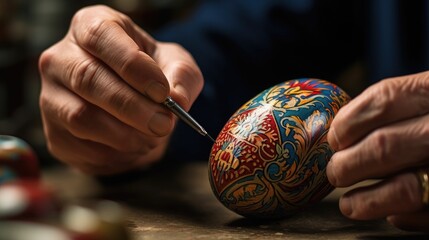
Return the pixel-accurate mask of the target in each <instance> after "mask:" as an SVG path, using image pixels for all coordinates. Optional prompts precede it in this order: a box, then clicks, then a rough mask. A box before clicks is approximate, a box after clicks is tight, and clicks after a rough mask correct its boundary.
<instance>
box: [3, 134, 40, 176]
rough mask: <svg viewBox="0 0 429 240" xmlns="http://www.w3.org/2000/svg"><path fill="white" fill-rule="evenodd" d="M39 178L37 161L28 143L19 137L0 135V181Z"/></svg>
mask: <svg viewBox="0 0 429 240" xmlns="http://www.w3.org/2000/svg"><path fill="white" fill-rule="evenodd" d="M39 178H40V169H39V161H38V158H37V156H36V154H35V152H34V151H33V149H32V148H31V147H30V145H28V144H27V142H25V141H24V140H22V139H20V138H17V137H14V136H8V135H0V183H3V182H7V181H10V180H14V179H32V180H37V179H39Z"/></svg>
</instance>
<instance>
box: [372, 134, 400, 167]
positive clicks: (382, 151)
mask: <svg viewBox="0 0 429 240" xmlns="http://www.w3.org/2000/svg"><path fill="white" fill-rule="evenodd" d="M392 141H394V139H393V138H391V137H390V136H388V134H386V133H385V132H384V131H381V130H377V131H375V132H374V133H373V134H372V138H371V141H369V142H370V145H371V148H370V149H372V157H373V160H374V161H376V162H377V164H378V165H381V166H384V164H386V163H388V161H389V160H390V157H391V155H392V150H393V149H392V147H391V146H392V145H393V144H392Z"/></svg>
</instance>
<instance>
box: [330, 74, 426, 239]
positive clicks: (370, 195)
mask: <svg viewBox="0 0 429 240" xmlns="http://www.w3.org/2000/svg"><path fill="white" fill-rule="evenodd" d="M428 113H429V72H423V73H418V74H414V75H408V76H402V77H396V78H391V79H386V80H383V81H381V82H379V83H377V84H375V85H373V86H371V87H370V88H368V89H367V90H366V91H364V92H363V93H362V94H361V95H359V96H358V97H356V98H355V99H354V100H352V101H351V102H350V103H349V104H348V105H346V106H344V107H343V108H342V109H341V110H340V111H339V112H338V114H337V116H336V117H335V119H334V120H333V122H332V125H331V128H330V131H329V134H328V141H329V144H330V145H331V146H332V147H333V148H334V149H335V150H336V151H337V152H336V153H335V154H334V155H333V157H332V159H331V161H330V162H329V164H328V167H327V175H328V178H329V181H330V182H331V183H332V184H333V185H334V186H336V187H348V186H351V185H353V184H355V183H358V182H360V181H363V180H366V179H382V180H381V181H380V182H378V183H377V184H374V185H372V186H368V187H362V188H357V189H354V190H352V191H350V192H348V193H346V194H345V195H344V196H343V197H342V198H341V199H340V209H341V211H342V213H343V214H344V215H346V216H348V217H350V218H352V219H361V220H366V219H376V218H383V217H387V219H388V221H389V222H390V223H391V224H393V225H395V226H397V227H399V228H404V229H410V230H421V231H429V211H428V209H427V208H426V206H424V204H423V203H422V189H421V186H420V185H421V184H420V182H419V180H418V178H417V177H416V174H415V172H416V170H418V169H421V168H425V167H426V168H427V167H428V166H429V151H428V150H429V114H428Z"/></svg>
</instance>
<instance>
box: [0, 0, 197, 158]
mask: <svg viewBox="0 0 429 240" xmlns="http://www.w3.org/2000/svg"><path fill="white" fill-rule="evenodd" d="M197 3H198V0H106V1H91V0H89V1H88V0H86V1H83V0H31V1H28V0H0V134H1V135H13V136H16V137H20V138H22V139H23V140H25V141H26V142H28V143H29V144H30V145H31V146H32V147H33V149H34V150H35V151H36V153H37V155H38V156H39V158H40V159H41V162H42V164H50V163H53V159H52V157H51V156H50V155H49V153H48V152H47V150H46V147H45V141H44V136H43V129H42V124H41V119H40V112H39V106H38V97H39V91H40V76H39V73H38V69H37V64H38V58H39V56H40V54H41V53H42V52H43V50H45V49H46V48H48V47H49V46H51V45H52V44H54V43H55V42H57V41H59V40H60V39H61V38H62V37H63V36H64V35H65V33H66V31H67V29H68V26H69V23H70V20H71V18H72V16H73V14H74V13H75V12H76V11H77V10H78V9H80V8H82V7H84V6H88V5H94V4H105V5H108V6H110V7H113V8H115V9H117V10H119V11H121V12H124V13H125V14H127V15H129V16H130V17H131V18H132V19H133V20H134V21H135V22H136V23H138V24H139V25H140V26H142V27H143V28H144V29H145V30H147V31H148V32H149V33H151V32H152V31H156V30H157V29H159V28H160V27H162V26H163V25H164V24H167V23H169V22H171V21H174V20H178V19H181V18H183V17H184V16H186V15H187V14H188V13H189V12H190V11H192V9H193V7H194V6H195V4H197Z"/></svg>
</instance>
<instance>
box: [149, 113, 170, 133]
mask: <svg viewBox="0 0 429 240" xmlns="http://www.w3.org/2000/svg"><path fill="white" fill-rule="evenodd" d="M172 125H173V124H172V119H171V117H170V116H169V115H167V114H164V113H155V114H154V115H153V117H152V119H151V120H150V121H149V129H150V130H151V131H152V132H153V133H155V134H156V135H158V136H165V135H167V134H168V133H169V132H170V131H171V128H172Z"/></svg>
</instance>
